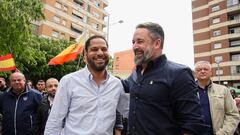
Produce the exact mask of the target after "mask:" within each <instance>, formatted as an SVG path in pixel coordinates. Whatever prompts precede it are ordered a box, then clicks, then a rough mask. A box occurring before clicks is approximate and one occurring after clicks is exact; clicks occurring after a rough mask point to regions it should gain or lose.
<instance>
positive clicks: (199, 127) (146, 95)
mask: <svg viewBox="0 0 240 135" xmlns="http://www.w3.org/2000/svg"><path fill="white" fill-rule="evenodd" d="M163 47H164V32H163V29H162V27H161V26H160V25H159V24H157V23H153V22H146V23H142V24H139V25H137V27H136V30H135V32H134V34H133V38H132V49H133V52H134V62H135V64H136V69H135V70H134V71H133V73H132V74H131V75H130V76H129V78H127V79H126V80H123V81H122V82H123V84H124V88H125V91H126V92H130V97H131V98H130V111H129V132H130V133H129V134H130V135H193V134H194V135H201V133H202V132H203V131H204V130H205V129H206V125H205V124H204V119H203V117H202V113H201V109H200V108H201V107H200V104H199V99H198V96H197V85H196V83H195V80H194V77H193V75H192V71H191V69H190V68H189V67H186V66H185V65H181V64H177V63H175V62H172V61H169V60H167V57H166V55H165V54H163Z"/></svg>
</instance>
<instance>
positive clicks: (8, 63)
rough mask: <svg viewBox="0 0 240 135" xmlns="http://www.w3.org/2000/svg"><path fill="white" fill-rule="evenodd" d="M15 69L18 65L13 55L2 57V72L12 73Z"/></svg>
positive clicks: (0, 61)
mask: <svg viewBox="0 0 240 135" xmlns="http://www.w3.org/2000/svg"><path fill="white" fill-rule="evenodd" d="M15 69H16V65H15V62H14V59H13V57H12V54H7V55H5V56H0V71H11V70H15Z"/></svg>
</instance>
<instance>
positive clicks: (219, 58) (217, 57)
mask: <svg viewBox="0 0 240 135" xmlns="http://www.w3.org/2000/svg"><path fill="white" fill-rule="evenodd" d="M214 59H215V61H223V58H222V56H216V57H215V58H214Z"/></svg>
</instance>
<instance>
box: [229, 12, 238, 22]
mask: <svg viewBox="0 0 240 135" xmlns="http://www.w3.org/2000/svg"><path fill="white" fill-rule="evenodd" d="M228 18H229V20H239V19H240V13H237V14H233V15H229V17H228Z"/></svg>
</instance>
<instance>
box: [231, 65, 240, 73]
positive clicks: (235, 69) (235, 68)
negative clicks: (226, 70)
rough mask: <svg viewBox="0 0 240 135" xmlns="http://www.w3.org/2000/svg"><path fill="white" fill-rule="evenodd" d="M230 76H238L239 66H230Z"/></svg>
mask: <svg viewBox="0 0 240 135" xmlns="http://www.w3.org/2000/svg"><path fill="white" fill-rule="evenodd" d="M231 74H232V75H237V74H240V65H237V66H231Z"/></svg>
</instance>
